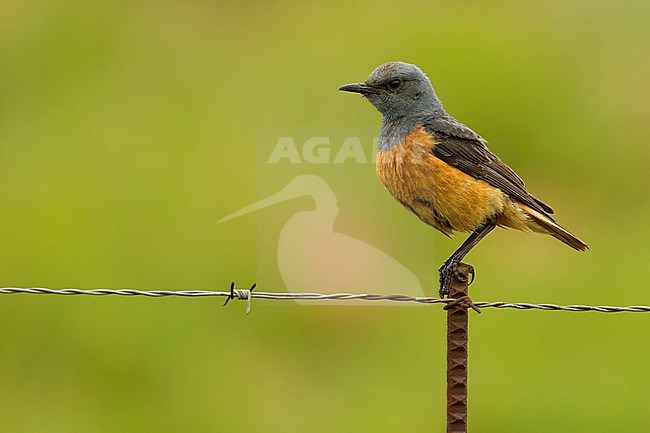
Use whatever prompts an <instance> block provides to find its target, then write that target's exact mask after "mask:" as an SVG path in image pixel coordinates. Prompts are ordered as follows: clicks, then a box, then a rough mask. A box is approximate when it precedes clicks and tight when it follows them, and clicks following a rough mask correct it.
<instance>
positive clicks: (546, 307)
mask: <svg viewBox="0 0 650 433" xmlns="http://www.w3.org/2000/svg"><path fill="white" fill-rule="evenodd" d="M254 288H255V285H253V286H252V287H251V288H249V289H237V288H235V287H234V283H233V285H231V289H230V291H228V292H216V291H210V290H179V291H174V290H149V291H145V290H135V289H88V290H83V289H77V288H65V289H48V288H44V287H0V295H12V294H20V293H23V294H30V295H61V296H76V295H87V296H109V295H117V296H144V297H150V298H162V297H205V296H208V297H225V298H226V302H225V303H224V305H226V304H227V303H228V301H229V300H230V299H235V298H236V299H240V300H246V301H247V302H248V309H247V312H248V311H250V304H251V299H253V298H256V299H273V300H294V301H298V300H300V301H325V300H334V301H353V300H361V301H390V302H415V303H420V304H451V303H454V302H456V299H449V298H445V299H441V298H430V297H423V296H409V295H378V294H368V293H331V294H325V293H282V292H254V291H253V289H254ZM474 305H476V306H477V307H479V308H499V309H504V308H509V309H515V310H543V311H572V312H579V311H580V312H581V311H595V312H599V313H621V312H628V313H650V306H647V305H630V306H625V307H618V306H610V305H596V306H593V305H557V304H531V303H527V302H501V301H499V302H485V301H482V302H474Z"/></svg>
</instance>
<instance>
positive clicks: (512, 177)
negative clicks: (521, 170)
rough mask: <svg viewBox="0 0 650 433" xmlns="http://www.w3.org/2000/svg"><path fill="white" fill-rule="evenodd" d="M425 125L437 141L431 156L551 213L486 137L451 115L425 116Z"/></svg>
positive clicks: (522, 201)
mask: <svg viewBox="0 0 650 433" xmlns="http://www.w3.org/2000/svg"><path fill="white" fill-rule="evenodd" d="M424 127H425V129H426V131H427V132H428V133H430V134H431V135H433V136H434V138H435V140H436V145H435V146H434V147H433V149H431V153H433V155H434V156H436V157H437V158H439V159H441V160H443V161H445V162H446V163H447V164H449V165H451V166H453V167H456V168H457V169H459V170H460V171H462V172H463V173H466V174H468V175H470V176H472V177H474V178H475V179H480V180H483V181H485V182H487V183H489V184H490V185H492V186H494V187H496V188H499V189H500V190H501V191H503V192H504V193H505V194H507V195H508V196H509V197H512V198H514V199H515V200H517V201H518V202H520V203H522V204H525V205H526V206H529V207H531V208H532V209H535V210H536V211H538V212H542V213H544V214H552V213H553V209H552V208H551V207H550V206H548V205H547V204H545V203H543V202H542V201H540V200H538V199H537V198H535V197H533V196H532V195H530V194H529V193H528V191H526V187H525V185H524V181H523V180H521V178H520V177H519V176H517V174H516V173H515V172H514V171H512V169H511V168H510V167H508V166H507V165H506V164H504V163H503V161H501V160H500V159H499V157H498V156H496V155H494V154H493V153H492V152H490V150H489V149H488V148H487V146H485V140H483V138H481V137H480V136H479V135H478V134H476V133H475V132H474V131H472V130H471V129H469V128H468V127H467V126H465V125H463V124H462V123H460V122H458V121H457V120H456V119H454V118H452V117H451V116H444V117H440V116H439V117H436V118H431V119H428V120H427V122H425V124H424ZM547 216H548V215H547ZM549 218H550V217H549Z"/></svg>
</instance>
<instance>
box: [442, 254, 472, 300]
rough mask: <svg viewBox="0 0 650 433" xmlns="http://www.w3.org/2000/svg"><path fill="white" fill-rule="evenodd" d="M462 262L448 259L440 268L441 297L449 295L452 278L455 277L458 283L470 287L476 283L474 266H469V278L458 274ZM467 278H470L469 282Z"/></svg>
mask: <svg viewBox="0 0 650 433" xmlns="http://www.w3.org/2000/svg"><path fill="white" fill-rule="evenodd" d="M459 264H460V262H459V261H458V260H453V259H448V260H445V262H444V263H443V264H442V266H440V269H438V272H439V273H440V292H439V293H440V297H441V298H444V297H445V296H447V295H448V294H449V284H450V283H451V278H452V277H454V278H456V279H457V280H458V281H460V282H462V283H466V282H467V285H470V284H472V283H473V282H474V277H475V275H476V274H475V272H474V266H472V265H467V266H469V270H468V272H467V276H465V274H462V273H460V272H458V265H459ZM467 277H470V280H469V282H468V281H467Z"/></svg>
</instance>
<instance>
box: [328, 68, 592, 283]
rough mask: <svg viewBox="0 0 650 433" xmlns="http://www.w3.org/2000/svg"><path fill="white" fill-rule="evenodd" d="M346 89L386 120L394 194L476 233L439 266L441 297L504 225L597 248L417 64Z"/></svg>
mask: <svg viewBox="0 0 650 433" xmlns="http://www.w3.org/2000/svg"><path fill="white" fill-rule="evenodd" d="M339 90H342V91H345V92H354V93H360V94H361V95H363V96H364V97H365V98H367V99H368V101H370V103H371V104H372V105H374V106H375V108H377V110H379V112H380V113H381V114H382V115H383V120H382V124H381V130H380V134H379V141H378V145H377V175H378V176H379V179H380V180H381V183H382V184H383V185H384V187H385V188H386V189H387V190H388V192H390V194H391V195H392V196H393V197H394V198H395V199H396V200H397V201H398V202H400V203H401V204H402V205H403V206H404V207H406V208H407V209H408V210H410V211H411V212H413V213H414V214H415V215H416V216H417V217H418V218H420V219H421V220H422V221H424V222H425V223H426V224H428V225H430V226H432V227H433V228H435V229H437V230H439V231H441V232H442V233H444V234H445V235H447V236H451V235H452V234H453V231H454V230H456V231H461V232H471V234H470V235H469V237H468V238H467V239H466V240H465V242H463V244H462V245H461V246H460V247H459V248H458V249H457V250H456V251H455V252H454V253H453V254H452V255H451V256H450V257H449V258H448V259H447V260H446V261H445V262H444V263H443V265H442V266H441V267H440V269H439V272H440V295H441V296H445V295H446V294H447V293H448V291H447V285H448V284H449V281H450V277H451V276H452V275H453V274H454V273H455V272H456V271H457V268H458V264H459V263H460V262H461V260H462V259H463V258H464V257H465V255H467V253H469V251H470V250H471V249H472V248H473V247H474V246H476V244H478V243H479V241H480V240H481V239H483V238H484V237H485V236H486V235H487V234H488V233H490V232H491V231H492V230H493V229H494V228H495V227H496V226H501V227H509V228H514V229H518V230H531V231H533V232H537V233H547V234H550V235H551V236H553V237H555V238H557V239H559V240H560V241H562V242H564V243H565V244H567V245H569V246H570V247H572V248H575V249H576V250H578V251H586V250H588V249H589V247H588V246H587V244H585V243H584V242H582V241H581V240H580V239H578V238H577V237H576V236H574V235H573V234H571V233H569V232H568V231H567V230H566V229H564V228H562V227H560V225H559V224H557V223H556V222H555V220H554V219H553V218H552V217H551V216H550V214H552V213H553V209H552V208H551V207H550V206H548V205H546V204H545V203H543V202H542V201H540V200H538V199H537V198H535V197H533V196H532V195H531V194H529V193H528V191H526V188H525V186H524V182H523V181H522V180H521V178H520V177H519V176H517V174H516V173H515V172H514V171H512V169H511V168H510V167H508V166H507V165H506V164H504V163H503V162H502V161H501V160H500V159H499V157H497V156H495V155H494V154H492V153H491V152H490V151H489V150H488V148H487V146H486V143H487V142H486V141H485V140H484V139H483V138H482V137H481V136H480V135H478V134H477V133H475V132H474V131H472V130H471V129H469V128H468V127H467V126H465V125H464V124H463V123H461V122H459V121H458V120H456V119H454V118H453V117H451V116H450V115H449V114H447V112H446V111H445V109H444V108H443V107H442V103H441V102H440V100H439V99H438V97H437V95H436V92H435V91H434V90H433V87H432V86H431V82H430V81H429V79H428V78H427V76H426V75H425V74H424V73H423V72H422V71H421V70H420V68H418V67H417V66H415V65H412V64H408V63H403V62H390V63H385V64H383V65H381V66H379V67H378V68H377V69H375V70H374V71H373V72H372V73H371V74H370V75H369V76H368V78H366V80H365V81H364V82H363V83H355V84H347V85H344V86H341V87H340V89H339Z"/></svg>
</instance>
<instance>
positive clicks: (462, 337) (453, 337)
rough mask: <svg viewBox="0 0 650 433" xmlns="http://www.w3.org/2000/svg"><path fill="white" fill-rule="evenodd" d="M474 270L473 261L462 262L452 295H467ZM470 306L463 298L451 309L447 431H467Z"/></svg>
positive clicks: (455, 278) (448, 312) (450, 307)
mask: <svg viewBox="0 0 650 433" xmlns="http://www.w3.org/2000/svg"><path fill="white" fill-rule="evenodd" d="M472 272H473V268H472V266H471V265H467V264H465V263H461V264H460V265H459V266H458V274H457V275H454V276H453V277H452V279H451V281H450V283H449V295H448V296H449V297H450V298H454V299H461V298H463V297H467V287H468V281H469V277H468V276H469V274H470V273H472ZM466 299H469V298H466ZM470 302H471V301H470ZM467 307H468V304H467V303H464V302H459V303H454V304H450V305H449V308H448V309H447V433H466V432H467V316H468V311H467V310H468V308H467Z"/></svg>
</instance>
